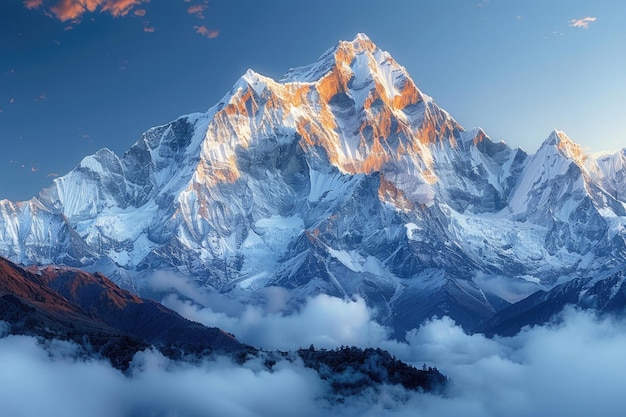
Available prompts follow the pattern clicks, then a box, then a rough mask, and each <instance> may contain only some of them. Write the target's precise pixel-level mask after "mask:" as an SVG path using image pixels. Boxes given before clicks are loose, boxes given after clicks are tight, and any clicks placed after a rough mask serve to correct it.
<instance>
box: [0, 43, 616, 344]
mask: <svg viewBox="0 0 626 417" xmlns="http://www.w3.org/2000/svg"><path fill="white" fill-rule="evenodd" d="M624 160H625V154H624V151H622V152H621V153H619V154H616V155H612V156H603V157H601V158H598V159H594V158H592V157H589V156H586V155H585V154H584V153H583V152H582V151H581V150H580V148H579V147H578V146H577V145H575V144H574V143H573V142H572V141H571V140H569V139H568V138H567V137H566V136H565V134H564V133H562V132H556V131H555V132H553V133H552V134H551V135H550V137H549V138H548V139H547V140H546V142H545V143H544V144H543V146H542V147H541V148H540V149H539V151H538V152H537V153H536V154H534V155H530V156H529V155H527V154H526V153H525V152H524V151H523V150H521V149H511V148H509V147H508V146H507V145H506V144H505V143H503V142H500V143H496V142H493V141H492V140H491V139H490V138H489V137H488V136H487V134H486V133H485V132H483V131H482V130H481V129H474V130H469V131H467V130H465V129H464V128H463V127H462V126H460V125H459V124H458V123H457V122H456V121H455V120H454V119H453V118H452V117H451V116H450V115H449V114H448V113H447V112H446V111H444V110H442V109H441V108H439V107H438V106H437V105H436V103H435V102H434V101H433V100H432V99H431V98H430V97H428V96H427V95H425V94H424V93H422V92H421V91H420V90H419V89H418V88H417V87H416V85H415V84H414V82H413V81H412V80H411V78H410V76H409V74H408V73H407V71H406V69H405V68H403V67H402V66H401V65H399V64H398V63H397V62H395V61H394V60H393V58H392V57H391V56H390V55H389V54H388V53H387V52H384V51H382V50H380V49H379V48H378V47H376V45H374V43H372V41H371V40H370V39H369V38H367V36H365V35H362V34H359V35H357V37H356V38H355V39H354V40H353V41H351V42H339V43H338V45H336V46H335V47H333V48H331V49H329V50H328V51H327V52H325V53H324V54H323V55H322V56H321V57H320V58H319V60H318V61H317V62H316V63H314V64H312V65H309V66H306V67H301V68H295V69H292V70H289V71H288V72H287V74H286V75H285V76H284V77H283V78H282V79H281V80H279V81H275V80H272V79H270V78H267V77H264V76H262V75H260V74H257V73H255V72H254V71H251V70H249V71H248V72H246V74H244V75H243V76H242V77H241V78H240V79H239V80H238V81H237V82H236V83H235V85H234V86H233V88H232V89H231V90H230V91H229V92H228V93H227V94H226V95H225V96H224V97H223V98H222V100H220V102H219V103H217V104H216V105H215V106H213V107H212V108H211V109H209V111H208V112H207V113H205V114H193V115H188V116H183V117H181V118H179V119H177V120H175V121H173V122H171V123H168V124H166V125H164V126H159V127H155V128H152V129H150V130H148V131H147V132H146V133H144V134H143V135H142V137H141V138H140V139H139V141H137V143H135V144H134V145H133V146H132V147H131V148H130V150H129V151H128V152H126V153H125V154H124V155H123V156H121V157H119V156H117V155H115V154H114V153H113V152H111V151H109V150H107V149H104V150H101V151H99V152H97V153H96V154H95V155H92V156H88V157H86V158H85V159H83V161H81V163H80V164H79V165H78V166H77V167H76V168H75V169H74V170H73V171H71V172H70V173H68V174H67V175H65V176H63V177H59V178H57V179H55V181H54V183H53V185H52V186H51V187H49V188H47V189H45V190H43V191H42V192H41V194H40V195H39V197H38V198H36V199H33V200H31V201H29V202H25V203H16V204H14V203H10V202H7V201H3V202H1V203H0V222H2V229H0V230H3V234H2V236H0V254H2V255H5V256H7V257H9V258H11V259H12V260H14V261H16V262H20V263H24V264H46V263H69V264H72V265H77V266H82V267H84V268H86V269H88V270H102V271H103V272H105V273H107V274H108V275H110V276H111V277H113V278H114V279H116V280H117V282H120V283H122V284H123V285H126V286H129V287H134V288H136V289H137V290H138V291H141V288H142V285H143V283H144V282H145V279H146V278H148V277H149V276H150V275H151V274H152V273H154V271H156V270H163V269H165V270H170V271H174V272H176V273H180V274H184V275H189V276H193V277H195V278H196V279H197V280H198V281H199V282H200V283H201V284H202V285H205V286H207V287H209V288H211V289H215V290H218V291H221V292H227V293H229V294H231V296H233V297H236V298H240V299H243V300H254V299H256V297H255V294H256V293H257V291H258V290H259V289H262V288H264V287H266V286H272V285H279V286H283V287H286V288H288V289H290V290H291V294H292V296H293V298H294V300H295V301H297V300H299V299H303V298H305V297H307V296H311V295H314V294H316V293H320V292H323V293H329V294H334V295H338V296H351V295H353V294H360V295H361V296H363V297H364V298H365V299H366V300H367V302H368V303H369V305H370V306H372V307H373V308H375V309H376V311H377V312H378V315H379V316H378V317H379V319H380V320H381V321H382V322H385V323H388V324H390V325H392V326H393V327H394V328H395V329H396V330H397V331H398V332H399V333H400V335H401V334H403V333H402V332H403V331H404V330H405V329H409V328H412V327H415V326H416V325H418V324H419V323H420V322H421V321H422V320H423V319H424V318H427V317H429V316H431V315H433V314H438V315H442V314H449V315H451V316H452V317H453V318H455V319H456V320H457V321H459V322H460V323H462V324H464V325H465V326H467V327H473V326H476V325H477V324H478V323H480V322H481V321H483V320H485V319H487V318H489V317H491V316H492V315H493V314H494V313H495V312H496V310H498V309H499V308H501V307H502V306H503V305H505V304H507V303H506V301H504V300H503V299H502V298H501V297H504V298H508V299H509V301H513V298H514V297H511V296H510V295H511V294H510V291H508V290H507V289H508V288H510V287H511V286H516V287H517V285H518V284H520V285H522V287H523V288H524V290H523V291H529V289H528V287H529V286H530V287H532V288H549V287H551V286H553V285H555V284H556V283H557V282H560V281H564V280H568V279H571V278H575V277H588V276H590V275H593V274H595V273H597V272H598V271H602V270H604V269H605V268H606V267H607V265H609V264H610V265H612V266H613V267H614V266H615V265H623V264H624V236H625V231H624V224H625V222H626V216H625V205H624V203H623V200H624V195H625V190H626V185H625V183H624V176H625V175H626V169H625V168H624V167H625V164H624ZM486 282H487V283H490V284H489V285H487V284H485V283H486ZM494 282H499V283H505V284H506V285H492V284H493V283H494ZM518 295H519V294H518ZM518 298H519V297H518Z"/></svg>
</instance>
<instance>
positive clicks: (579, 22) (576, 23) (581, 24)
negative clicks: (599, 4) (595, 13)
mask: <svg viewBox="0 0 626 417" xmlns="http://www.w3.org/2000/svg"><path fill="white" fill-rule="evenodd" d="M596 20H598V18H597V17H583V18H582V19H572V20H570V21H569V25H570V26H571V27H575V28H582V29H589V24H590V23H592V22H595V21H596Z"/></svg>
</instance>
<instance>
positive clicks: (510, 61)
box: [0, 0, 626, 200]
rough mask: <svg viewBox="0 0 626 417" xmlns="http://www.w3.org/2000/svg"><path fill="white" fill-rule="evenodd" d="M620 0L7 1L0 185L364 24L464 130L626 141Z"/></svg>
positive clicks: (0, 83)
mask: <svg viewBox="0 0 626 417" xmlns="http://www.w3.org/2000/svg"><path fill="white" fill-rule="evenodd" d="M625 18H626V3H624V2H622V1H620V0H597V1H593V2H591V1H588V0H587V1H582V0H549V1H546V0H524V1H521V0H519V1H513V0H437V1H434V0H387V1H384V2H383V1H373V0H360V1H356V0H332V1H331V0H316V1H303V0H275V1H260V0H210V1H205V0H190V1H186V0H152V1H150V2H146V1H142V0H25V1H22V0H5V1H2V2H0V110H1V112H0V141H1V143H2V152H1V153H0V175H1V176H2V181H0V198H8V199H11V200H23V199H28V198H30V197H31V196H34V195H36V194H37V193H38V192H39V190H40V189H41V188H42V187H44V186H46V185H48V184H50V182H51V181H52V179H53V178H54V176H55V175H62V174H64V173H66V172H67V171H69V170H70V169H72V168H73V167H74V166H76V165H77V164H78V162H79V161H80V159H81V158H82V157H84V156H86V155H88V154H91V153H94V152H95V151H96V150H98V149H100V148H103V147H108V148H110V149H112V150H114V151H115V152H117V153H118V154H122V153H123V152H124V151H126V150H127V149H128V148H129V147H130V146H131V145H132V143H134V142H135V141H136V140H137V139H138V138H139V135H140V134H141V133H142V132H143V131H144V130H146V129H148V128H149V127H151V126H154V125H157V124H162V123H165V122H168V121H170V120H172V119H175V118H176V117H178V116H180V115H182V114H187V113H192V112H197V111H206V110H207V109H208V108H209V107H211V105H213V104H214V103H215V102H216V101H217V100H219V99H220V98H221V97H222V96H223V95H224V94H225V93H226V92H227V91H228V90H229V89H230V87H231V86H232V85H233V83H234V82H235V81H236V80H237V78H239V77H240V76H241V75H242V74H243V73H244V72H245V71H246V69H247V68H253V69H254V70H255V71H257V72H259V73H261V74H264V75H267V76H270V77H274V78H279V77H280V76H281V75H282V74H283V73H284V72H285V71H286V70H287V69H288V68H290V67H294V66H299V65H305V64H308V63H311V62H313V61H315V60H316V59H317V57H318V56H319V55H321V54H322V53H323V52H324V51H325V50H326V49H328V48H330V47H332V46H334V45H335V44H336V43H337V41H339V40H350V39H352V38H354V36H355V34H356V33H358V32H364V33H366V34H367V35H368V36H369V37H370V38H371V39H372V40H373V41H374V42H375V43H377V44H378V46H379V47H381V48H382V49H384V50H387V51H389V52H390V53H391V54H392V56H393V57H394V58H395V59H396V60H397V61H398V62H399V63H400V64H402V65H404V66H405V67H406V68H407V69H408V71H409V73H410V74H411V76H412V77H413V79H414V81H415V82H416V84H417V85H418V87H419V88H420V89H421V90H422V91H423V92H425V93H426V94H428V95H430V96H432V97H433V98H434V99H435V100H436V101H437V103H438V104H439V105H440V106H442V107H443V108H445V109H446V110H448V111H449V112H450V113H451V114H452V116H453V117H455V118H456V119H457V121H459V122H460V123H461V124H462V125H463V126H465V127H466V128H471V127H475V126H481V127H483V128H484V129H485V130H486V132H487V133H488V134H489V135H490V136H491V137H492V138H493V139H495V140H505V141H506V142H507V143H509V144H510V145H511V146H515V147H516V146H522V147H523V148H524V149H526V150H527V151H528V152H531V153H533V152H535V151H536V149H537V147H538V146H539V145H540V144H541V142H543V140H544V139H545V138H547V136H548V134H549V133H550V131H551V130H552V129H555V128H556V129H561V130H564V131H565V132H566V133H567V134H568V135H569V136H570V137H571V138H572V139H573V140H574V141H576V142H578V143H580V144H581V145H582V146H583V147H584V148H586V149H588V150H589V151H591V152H597V151H602V150H609V149H618V148H622V147H625V146H626V133H625V132H626V117H625V115H626V98H625V97H626V71H625V70H624V69H625V68H626V26H625V25H624V20H625Z"/></svg>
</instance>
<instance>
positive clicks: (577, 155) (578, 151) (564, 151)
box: [542, 129, 588, 168]
mask: <svg viewBox="0 0 626 417" xmlns="http://www.w3.org/2000/svg"><path fill="white" fill-rule="evenodd" d="M545 145H548V146H553V147H555V148H556V149H557V150H558V151H559V153H560V154H561V155H563V156H564V157H566V158H567V159H571V160H573V161H574V162H576V164H577V165H578V166H580V167H581V168H583V167H584V166H585V162H586V160H587V158H588V156H587V153H586V152H585V151H584V150H583V149H582V147H581V146H580V145H579V144H577V143H575V142H574V141H573V140H571V139H570V138H569V137H568V136H567V135H566V134H565V132H563V131H561V130H556V129H555V130H553V131H552V133H550V136H548V139H546V141H545V142H544V144H543V145H542V147H543V146H545Z"/></svg>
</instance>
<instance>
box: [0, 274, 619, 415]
mask: <svg viewBox="0 0 626 417" xmlns="http://www.w3.org/2000/svg"><path fill="white" fill-rule="evenodd" d="M152 285H153V287H155V288H160V289H161V290H166V289H169V291H168V292H169V293H170V294H168V295H167V296H166V297H165V302H166V304H168V305H169V306H170V307H173V308H175V309H176V310H177V311H178V312H179V313H181V314H183V315H185V316H187V317H189V318H190V319H193V320H197V321H201V322H204V323H206V324H208V325H219V326H221V327H223V328H224V329H225V330H228V331H231V332H233V333H235V334H236V335H237V336H239V338H240V339H242V340H243V341H246V342H248V343H250V342H254V343H253V344H256V345H257V346H262V347H264V348H266V349H281V350H287V349H295V348H298V347H308V345H309V344H311V343H313V344H315V346H316V347H317V348H321V347H325V348H332V347H335V346H338V345H341V344H344V345H355V346H360V347H371V346H376V347H381V348H383V349H386V350H388V351H389V352H391V353H392V354H393V355H395V356H396V357H397V358H399V359H402V360H404V361H405V362H408V363H411V364H413V365H414V366H416V367H421V366H422V364H427V365H428V366H436V367H437V368H438V369H439V370H441V371H442V372H443V373H444V374H446V375H447V376H448V377H450V378H451V381H452V383H451V384H450V386H449V387H448V390H447V392H446V393H445V394H444V395H441V396H438V395H431V394H423V393H415V392H409V391H406V390H404V389H402V388H400V387H390V386H383V387H378V388H376V389H374V388H372V389H370V390H369V391H367V392H365V393H364V394H362V395H361V396H355V397H350V398H347V399H345V401H343V402H336V401H334V400H333V397H332V395H330V392H331V391H330V387H329V386H328V384H327V382H326V381H323V380H321V379H320V378H319V376H318V375H317V374H316V373H315V372H314V371H312V370H310V369H307V368H304V367H303V366H302V365H301V364H299V363H298V362H295V363H294V362H288V361H283V362H280V363H278V364H277V365H276V366H275V367H274V368H273V370H272V371H270V370H268V369H267V368H265V367H264V366H263V360H262V359H251V360H250V361H248V362H247V363H246V364H245V365H244V366H238V365H234V364H233V363H232V362H231V361H230V360H229V359H225V358H218V359H216V360H205V361H202V362H200V363H197V362H195V363H188V362H184V361H173V360H170V359H167V358H165V357H163V356H162V355H161V354H160V353H158V352H156V351H152V350H147V351H144V352H139V353H138V354H137V355H136V356H135V358H134V359H133V362H132V364H131V368H130V370H129V372H128V373H127V374H123V373H121V372H120V371H118V370H115V369H113V368H112V367H111V366H109V365H108V363H106V362H104V361H100V360H94V359H85V355H84V352H82V349H81V348H79V347H77V346H75V345H73V344H71V343H68V342H59V341H54V342H47V343H46V344H44V345H41V344H39V343H38V342H37V341H36V340H35V339H33V338H30V337H24V336H11V335H8V330H9V327H8V326H7V325H6V324H3V323H2V322H0V337H1V338H0V369H2V370H3V371H2V372H1V373H0V415H20V416H25V417H31V416H32V417H35V416H41V415H46V416H63V417H75V416H76V417H78V416H84V415H90V416H95V417H100V416H102V417H104V416H107V417H116V416H158V417H161V416H162V417H168V416H177V417H187V416H189V417H196V416H223V415H228V416H236V417H238V416H246V417H247V416H293V415H298V416H328V415H334V416H340V417H341V416H354V415H359V416H377V417H385V416H420V417H444V416H457V415H462V416H467V417H496V416H507V417H531V416H532V417H535V416H552V415H555V416H561V415H566V416H568V417H586V416H590V415H593V416H597V417H613V416H615V417H617V416H621V415H623V407H624V400H623V387H624V386H626V373H625V372H624V371H623V370H624V369H626V355H624V352H625V351H626V322H625V321H624V320H623V319H617V318H606V317H605V318H599V317H597V316H596V315H595V314H593V313H590V312H584V311H579V310H575V309H573V308H569V309H566V310H565V311H564V313H563V314H561V316H560V317H559V318H558V320H557V321H555V322H553V323H551V324H550V325H547V326H543V327H534V328H525V329H523V330H522V332H520V333H519V334H518V335H517V336H514V337H510V338H494V339H488V338H486V337H484V336H483V335H469V334H467V333H465V332H464V331H463V329H462V328H461V327H460V326H457V325H456V324H455V323H454V322H453V321H452V320H451V319H450V318H447V317H444V318H441V319H433V320H430V321H428V322H426V323H424V324H422V325H421V326H420V327H419V328H416V329H413V330H411V331H409V332H407V334H406V338H405V340H403V341H397V340H390V339H389V338H388V334H389V333H388V332H387V330H386V329H385V328H384V327H383V326H381V325H380V324H378V323H376V322H375V321H374V319H373V317H374V313H373V312H372V311H370V310H369V309H368V308H367V306H366V305H365V303H364V301H363V300H362V299H359V298H355V299H352V300H342V299H338V298H334V297H329V296H326V295H319V296H317V297H314V298H310V299H309V300H308V301H307V303H306V304H305V305H303V306H301V307H300V308H299V309H297V310H295V311H293V310H292V311H291V313H287V312H286V311H288V310H287V306H288V305H289V301H290V300H289V294H288V293H287V292H286V290H284V289H280V288H273V289H270V290H268V292H267V293H266V294H264V302H261V303H259V305H258V306H256V307H251V306H243V305H240V304H237V303H234V302H232V301H228V300H225V299H221V298H220V297H221V296H215V295H214V294H212V293H210V292H209V291H206V290H202V289H200V288H198V287H197V286H196V285H195V284H194V283H193V282H191V281H186V280H182V279H181V280H178V281H176V280H172V279H171V277H168V276H166V275H161V276H157V277H155V279H153V281H152ZM172 288H176V293H173V290H171V289H172ZM208 305H210V306H212V307H213V309H211V308H209V307H207V306H208ZM33 398H36V399H37V401H33V400H32V399H33Z"/></svg>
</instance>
